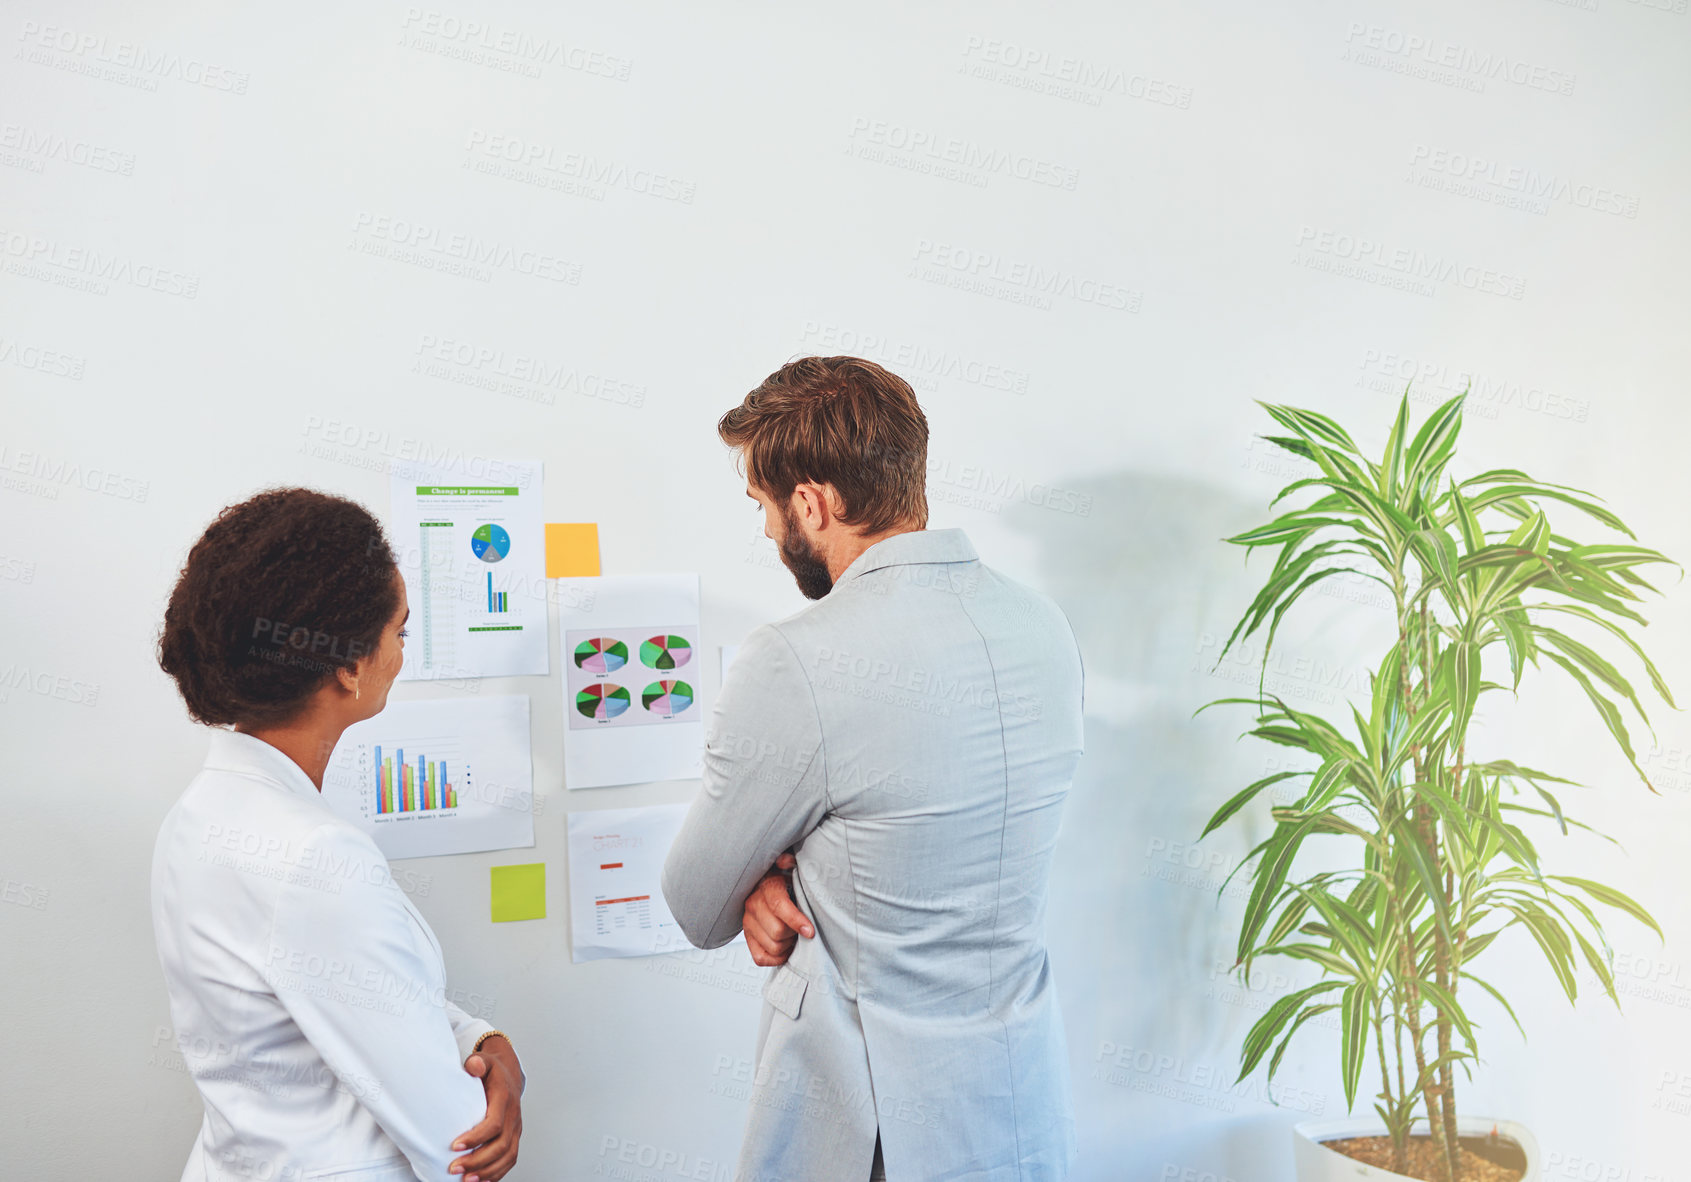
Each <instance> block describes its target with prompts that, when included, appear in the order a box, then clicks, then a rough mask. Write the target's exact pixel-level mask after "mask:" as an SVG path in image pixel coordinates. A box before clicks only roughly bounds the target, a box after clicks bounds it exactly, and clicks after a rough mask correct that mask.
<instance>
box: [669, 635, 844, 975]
mask: <svg viewBox="0 0 1691 1182" xmlns="http://www.w3.org/2000/svg"><path fill="white" fill-rule="evenodd" d="M821 747H822V727H821V721H820V719H819V718H818V716H817V712H816V699H815V697H814V696H813V694H812V692H811V688H810V681H809V679H808V678H807V677H806V675H805V671H804V667H803V665H802V663H801V662H800V660H799V655H798V654H797V653H796V652H794V650H793V647H792V645H790V644H789V643H788V642H787V639H786V638H785V637H784V636H783V635H782V634H781V633H780V631H778V630H777V629H776V628H775V627H774V626H773V625H767V624H766V625H764V626H763V627H761V628H758V629H756V630H755V631H753V632H752V634H751V635H750V636H748V637H747V638H746V642H745V643H744V644H743V645H741V646H740V653H739V655H738V656H737V657H736V658H735V659H734V665H733V668H732V669H731V671H730V674H729V677H728V679H727V681H726V682H725V684H724V685H723V687H722V691H721V693H719V694H718V695H717V701H716V707H715V709H714V710H713V711H712V713H711V723H710V728H709V731H708V734H707V738H706V740H705V754H704V786H703V788H702V789H701V791H700V793H699V796H698V798H697V799H696V800H695V801H694V802H693V807H692V808H691V809H689V810H688V813H687V819H686V821H685V822H683V823H682V826H681V832H680V834H679V835H677V837H676V839H675V844H674V845H673V846H672V847H670V851H669V857H668V859H667V860H666V861H665V863H664V872H663V893H664V899H665V900H666V901H667V902H668V903H669V910H670V913H671V914H672V915H674V916H675V920H676V922H677V923H678V924H680V926H681V930H682V931H683V932H684V933H685V934H686V936H687V939H688V940H690V941H692V943H693V944H694V945H696V946H697V947H700V948H718V947H721V946H722V945H723V944H726V943H728V941H730V940H732V939H733V938H734V937H735V936H736V935H737V934H738V933H739V931H740V919H741V913H742V912H743V910H744V908H745V903H746V897H747V896H748V895H750V894H751V892H752V888H753V887H755V886H756V885H757V883H758V880H759V879H761V878H762V877H763V876H764V874H766V873H767V872H768V871H769V869H770V867H771V866H773V865H774V863H775V859H776V858H777V857H779V856H780V854H781V853H782V851H784V850H788V849H791V848H793V847H795V846H796V845H798V844H799V843H800V842H802V841H803V840H804V838H805V836H806V835H807V834H809V833H810V831H811V830H813V829H815V828H816V826H817V825H818V824H820V823H821V821H822V817H823V815H824V814H825V813H826V811H827V775H826V772H825V768H824V760H823V758H822V755H821Z"/></svg>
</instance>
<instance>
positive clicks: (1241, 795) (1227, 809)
mask: <svg viewBox="0 0 1691 1182" xmlns="http://www.w3.org/2000/svg"><path fill="white" fill-rule="evenodd" d="M1309 774H1310V773H1309V772H1307V771H1302V772H1279V773H1277V774H1276V775H1272V776H1264V777H1263V778H1262V779H1260V780H1258V781H1257V782H1256V783H1254V784H1251V785H1249V786H1248V787H1246V788H1243V789H1241V790H1240V791H1239V792H1237V793H1236V794H1235V795H1234V796H1233V798H1232V799H1231V800H1229V801H1228V802H1227V803H1226V804H1224V805H1222V806H1221V807H1220V808H1218V809H1217V810H1216V811H1215V816H1213V817H1211V818H1210V822H1209V824H1208V825H1205V826H1204V831H1203V832H1202V833H1200V834H1198V840H1199V841H1202V840H1203V839H1204V838H1206V837H1208V836H1209V835H1210V834H1211V833H1213V832H1214V831H1215V830H1216V829H1217V828H1218V827H1219V826H1221V825H1224V824H1226V822H1227V819H1228V818H1229V817H1231V816H1232V815H1233V814H1234V813H1236V812H1238V811H1239V810H1240V809H1242V808H1244V807H1245V806H1246V805H1247V804H1249V803H1250V802H1251V801H1252V800H1254V799H1255V798H1256V795H1257V793H1259V792H1261V791H1262V790H1263V789H1264V788H1268V787H1270V786H1272V785H1274V784H1278V783H1279V782H1280V781H1281V780H1290V779H1292V778H1293V777H1295V776H1307V775H1309Z"/></svg>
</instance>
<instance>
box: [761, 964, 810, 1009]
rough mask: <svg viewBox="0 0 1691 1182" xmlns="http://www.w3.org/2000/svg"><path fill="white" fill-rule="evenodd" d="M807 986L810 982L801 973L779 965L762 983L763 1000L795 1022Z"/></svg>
mask: <svg viewBox="0 0 1691 1182" xmlns="http://www.w3.org/2000/svg"><path fill="white" fill-rule="evenodd" d="M809 986H810V980H809V978H807V977H805V975H804V974H803V973H800V972H798V971H797V970H796V969H792V968H789V967H787V966H786V965H780V966H779V967H777V968H776V970H775V971H774V972H773V973H772V974H770V977H769V980H767V981H765V982H764V983H763V1000H764V1001H766V1002H768V1003H769V1004H770V1005H772V1006H774V1007H775V1008H776V1009H778V1010H780V1011H781V1012H782V1013H783V1014H785V1015H787V1017H789V1018H792V1019H794V1020H795V1021H796V1020H797V1018H798V1016H799V1006H800V1004H801V1003H802V1002H803V1001H804V991H805V990H806V989H807V988H808V987H809Z"/></svg>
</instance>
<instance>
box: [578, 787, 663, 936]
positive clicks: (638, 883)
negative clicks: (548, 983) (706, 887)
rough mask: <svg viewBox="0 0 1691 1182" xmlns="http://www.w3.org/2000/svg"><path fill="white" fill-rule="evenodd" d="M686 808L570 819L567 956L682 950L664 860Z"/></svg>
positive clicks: (600, 813) (597, 813) (620, 811)
mask: <svg viewBox="0 0 1691 1182" xmlns="http://www.w3.org/2000/svg"><path fill="white" fill-rule="evenodd" d="M686 816H687V805H685V804H658V805H649V806H647V807H644V808H632V809H598V810H596V811H593V812H585V813H571V814H570V815H569V842H570V940H571V950H570V955H571V959H572V960H574V961H575V962H576V963H577V964H579V963H580V962H582V961H584V960H603V959H604V958H606V957H611V956H653V955H656V954H657V953H660V952H673V951H675V950H676V949H677V948H687V947H690V945H689V944H688V943H687V937H686V936H684V935H683V934H682V933H681V929H680V927H679V925H677V924H676V922H675V917H674V916H672V915H671V914H670V913H669V905H668V904H667V903H665V902H664V897H663V887H662V879H663V863H664V859H665V858H666V857H668V856H669V847H670V846H671V845H673V844H674V843H675V835H676V834H677V833H679V832H680V831H681V822H682V820H683V819H684V818H685V817H686Z"/></svg>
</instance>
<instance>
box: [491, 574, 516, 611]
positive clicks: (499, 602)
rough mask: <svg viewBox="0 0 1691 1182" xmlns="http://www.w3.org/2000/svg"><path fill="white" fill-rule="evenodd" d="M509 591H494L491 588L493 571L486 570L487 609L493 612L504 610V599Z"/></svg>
mask: <svg viewBox="0 0 1691 1182" xmlns="http://www.w3.org/2000/svg"><path fill="white" fill-rule="evenodd" d="M509 594H510V592H509V591H495V590H494V589H493V572H492V571H488V572H487V610H488V611H489V612H492V613H494V614H497V613H499V612H503V611H506V610H507V608H506V599H505V597H506V596H507V595H509Z"/></svg>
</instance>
